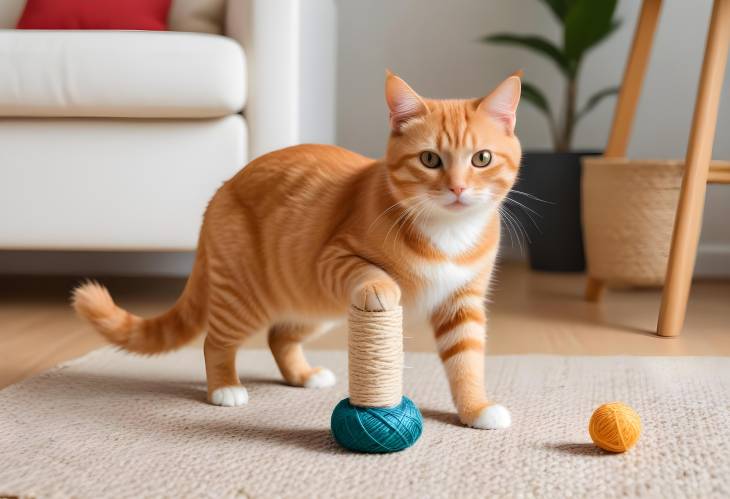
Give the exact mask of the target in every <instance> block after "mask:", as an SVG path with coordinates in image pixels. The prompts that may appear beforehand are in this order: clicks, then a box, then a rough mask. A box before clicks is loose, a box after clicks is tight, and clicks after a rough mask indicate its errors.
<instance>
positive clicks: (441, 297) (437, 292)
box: [404, 213, 496, 322]
mask: <svg viewBox="0 0 730 499" xmlns="http://www.w3.org/2000/svg"><path fill="white" fill-rule="evenodd" d="M487 222H488V217H485V216H484V214H483V213H482V214H481V216H474V217H470V218H464V219H460V220H458V221H450V223H431V224H427V225H426V224H424V226H423V227H422V229H421V230H422V231H423V233H424V235H426V236H427V237H428V238H429V239H430V241H431V243H432V244H433V245H434V246H435V247H436V248H438V249H439V250H440V251H442V252H443V253H444V254H446V255H447V257H449V258H452V257H456V256H458V255H462V254H463V253H465V252H466V251H469V250H470V249H471V248H473V247H474V246H475V245H477V244H479V241H480V239H481V237H482V234H483V232H484V230H485V228H486V224H487ZM494 252H496V248H495V250H494ZM494 256H495V254H494V253H492V254H490V255H488V256H486V257H485V258H484V259H483V260H479V261H476V262H474V263H472V264H469V265H460V264H458V263H455V262H454V261H449V260H447V261H442V262H432V261H427V260H418V261H414V262H413V266H412V271H413V273H414V274H415V275H416V276H418V278H419V279H420V280H421V283H422V284H421V286H420V287H419V290H418V292H417V293H415V294H414V296H409V297H404V298H405V300H404V303H405V307H404V308H405V316H406V317H405V318H406V321H407V322H411V321H414V322H415V321H420V320H423V319H425V318H428V316H430V314H431V312H432V311H433V310H434V309H435V308H436V307H438V306H439V305H441V304H442V303H444V302H445V301H446V300H447V299H448V298H449V296H450V295H452V294H453V293H454V292H455V291H457V290H458V289H460V288H462V287H464V286H466V285H467V284H469V283H470V282H471V281H472V280H473V279H474V278H476V277H477V275H479V273H480V272H482V271H483V270H484V268H485V266H491V265H492V263H493V260H494Z"/></svg>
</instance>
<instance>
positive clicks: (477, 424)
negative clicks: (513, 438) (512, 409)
mask: <svg viewBox="0 0 730 499" xmlns="http://www.w3.org/2000/svg"><path fill="white" fill-rule="evenodd" d="M511 424H512V416H511V415H510V413H509V411H508V410H507V408H506V407H505V406H503V405H499V404H494V405H490V406H487V407H485V408H484V409H482V412H480V413H479V416H477V417H476V419H475V420H474V421H472V422H471V424H469V426H473V427H474V428H479V429H480V430H499V429H501V428H509V427H510V425H511Z"/></svg>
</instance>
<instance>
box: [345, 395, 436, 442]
mask: <svg viewBox="0 0 730 499" xmlns="http://www.w3.org/2000/svg"><path fill="white" fill-rule="evenodd" d="M331 427H332V435H333V436H334V437H335V440H337V443H339V444H340V445H341V446H343V447H345V448H347V449H350V450H354V451H357V452H367V453H373V454H375V453H385V452H398V451H401V450H403V449H407V448H408V447H410V446H411V445H413V444H414V443H416V440H418V438H419V437H420V436H421V433H422V432H423V418H422V417H421V412H420V411H419V410H418V407H416V405H415V404H414V403H413V401H412V400H411V399H409V398H408V397H403V398H402V399H401V402H400V404H398V405H396V406H394V407H358V406H354V405H352V404H350V399H349V398H346V399H344V400H342V401H340V403H339V404H337V407H335V410H334V411H333V412H332V420H331Z"/></svg>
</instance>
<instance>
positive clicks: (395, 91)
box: [385, 71, 428, 132]
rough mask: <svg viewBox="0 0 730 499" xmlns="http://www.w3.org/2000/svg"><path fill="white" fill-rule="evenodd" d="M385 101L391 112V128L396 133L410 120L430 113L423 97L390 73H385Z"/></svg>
mask: <svg viewBox="0 0 730 499" xmlns="http://www.w3.org/2000/svg"><path fill="white" fill-rule="evenodd" d="M385 101H386V102H387V103H388V109H389V110H390V128H391V129H392V130H393V131H394V132H398V131H400V129H401V128H402V127H403V125H405V124H406V123H407V122H408V121H409V120H412V119H413V118H417V117H419V116H422V115H424V114H426V113H428V107H426V103H425V102H423V99H422V98H421V96H420V95H418V94H417V93H416V92H414V91H413V89H412V88H411V87H409V86H408V84H407V83H406V82H404V81H403V80H402V79H400V78H398V77H397V76H396V75H394V74H393V73H391V72H390V71H386V73H385Z"/></svg>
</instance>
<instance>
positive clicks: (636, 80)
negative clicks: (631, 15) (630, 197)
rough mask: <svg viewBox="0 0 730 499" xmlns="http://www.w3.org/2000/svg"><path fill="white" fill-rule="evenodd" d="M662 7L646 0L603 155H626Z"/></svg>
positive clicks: (611, 156) (660, 2) (659, 3)
mask: <svg viewBox="0 0 730 499" xmlns="http://www.w3.org/2000/svg"><path fill="white" fill-rule="evenodd" d="M661 6H662V0H644V2H643V3H642V4H641V13H640V14H639V21H638V23H637V24H636V31H635V33H634V41H633V42H632V43H631V52H630V53H629V60H628V61H627V62H626V69H625V70H624V77H623V81H622V82H621V90H620V91H619V94H618V100H617V101H616V111H615V112H614V114H613V123H612V124H611V134H610V135H609V137H608V143H607V144H606V150H605V152H604V153H603V155H604V156H606V157H609V158H614V157H623V156H626V149H627V148H628V145H629V137H630V136H631V128H632V126H633V124H634V115H635V114H636V107H637V106H638V104H639V96H640V95H641V87H642V86H643V83H644V75H645V74H646V67H647V66H648V65H649V55H650V54H651V46H652V44H653V43H654V32H655V31H656V26H657V23H658V22H659V13H660V11H661Z"/></svg>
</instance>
